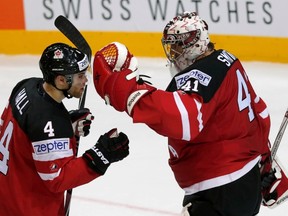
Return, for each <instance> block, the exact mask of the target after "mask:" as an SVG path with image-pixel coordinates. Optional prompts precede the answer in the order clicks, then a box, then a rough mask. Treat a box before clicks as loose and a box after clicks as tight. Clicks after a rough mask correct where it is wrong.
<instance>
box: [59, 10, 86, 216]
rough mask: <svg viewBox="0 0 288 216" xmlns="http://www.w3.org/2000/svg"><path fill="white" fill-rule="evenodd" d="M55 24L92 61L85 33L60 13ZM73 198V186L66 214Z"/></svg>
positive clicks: (66, 205) (84, 98)
mask: <svg viewBox="0 0 288 216" xmlns="http://www.w3.org/2000/svg"><path fill="white" fill-rule="evenodd" d="M54 25H55V26H56V27H57V28H58V29H59V30H60V31H61V32H62V33H63V34H64V35H65V36H66V37H67V38H68V39H69V40H70V41H71V42H72V43H73V44H74V45H75V46H76V47H77V48H78V49H79V50H81V51H82V52H84V53H85V54H86V55H87V56H88V59H89V62H91V55H92V51H91V48H90V46H89V44H88V43H87V41H86V40H85V38H84V37H83V35H82V34H81V33H80V32H79V31H78V29H77V28H76V27H75V26H74V25H73V24H72V23H71V22H70V21H69V20H68V19H67V18H66V17H64V16H62V15H60V16H58V17H57V18H56V19H55V21H54ZM86 94H87V85H86V86H85V88H84V91H83V93H82V96H81V98H80V100H79V105H78V108H79V109H81V108H84V106H85V100H86ZM79 142H80V136H79V135H77V134H76V156H77V154H78V149H79ZM71 198H72V188H71V189H69V190H67V192H66V198H65V206H64V207H65V215H66V216H68V215H69V212H70V203H71Z"/></svg>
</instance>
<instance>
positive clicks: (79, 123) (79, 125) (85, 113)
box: [69, 108, 94, 137]
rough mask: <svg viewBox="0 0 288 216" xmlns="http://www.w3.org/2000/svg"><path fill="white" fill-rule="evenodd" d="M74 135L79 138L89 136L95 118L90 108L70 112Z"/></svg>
mask: <svg viewBox="0 0 288 216" xmlns="http://www.w3.org/2000/svg"><path fill="white" fill-rule="evenodd" d="M69 115H70V119H71V122H72V127H73V130H74V133H75V134H76V135H79V136H84V137H85V136H87V135H88V134H89V133H90V126H91V123H92V120H94V116H93V115H92V113H91V112H90V110H89V109H88V108H83V109H78V110H71V111H69Z"/></svg>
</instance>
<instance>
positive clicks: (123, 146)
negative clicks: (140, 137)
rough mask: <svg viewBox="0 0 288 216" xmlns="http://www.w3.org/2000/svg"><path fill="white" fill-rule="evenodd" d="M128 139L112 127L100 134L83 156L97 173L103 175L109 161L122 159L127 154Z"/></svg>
mask: <svg viewBox="0 0 288 216" xmlns="http://www.w3.org/2000/svg"><path fill="white" fill-rule="evenodd" d="M128 144H129V140H128V137H127V136H126V134H124V133H122V132H120V133H119V134H118V133H117V129H116V128H114V129H112V130H110V131H109V132H107V133H105V134H104V135H101V136H100V138H99V139H98V141H97V143H96V145H94V146H93V147H92V148H91V149H89V150H87V151H86V152H85V153H84V154H83V157H84V158H85V159H86V161H87V162H88V165H89V166H90V167H91V168H92V169H93V170H94V171H96V172H97V173H99V174H101V175H104V173H105V172H106V170H107V168H108V167H109V166H110V164H111V163H114V162H117V161H120V160H122V159H123V158H125V157H127V156H128V155H129V145H128Z"/></svg>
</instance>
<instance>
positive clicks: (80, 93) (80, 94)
mask: <svg viewBox="0 0 288 216" xmlns="http://www.w3.org/2000/svg"><path fill="white" fill-rule="evenodd" d="M83 91H84V90H82V89H81V90H80V91H77V92H74V94H73V97H74V98H80V97H81V96H82V93H83Z"/></svg>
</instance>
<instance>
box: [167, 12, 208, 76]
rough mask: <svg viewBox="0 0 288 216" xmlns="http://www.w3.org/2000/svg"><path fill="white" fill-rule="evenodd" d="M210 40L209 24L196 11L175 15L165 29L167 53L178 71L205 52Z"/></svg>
mask: <svg viewBox="0 0 288 216" xmlns="http://www.w3.org/2000/svg"><path fill="white" fill-rule="evenodd" d="M209 42H210V39H209V34H208V25H207V24H206V22H205V21H204V20H202V19H201V18H200V17H199V16H198V15H197V13H195V12H184V13H183V14H181V15H179V16H176V17H174V18H173V19H172V20H171V21H170V22H169V23H168V24H167V25H166V26H165V28H164V31H163V38H162V45H163V48H164V51H165V54H166V56H167V58H168V60H169V61H170V63H173V64H174V65H175V66H176V68H177V70H178V71H182V70H184V69H185V68H186V67H188V66H189V65H191V64H193V63H194V62H195V60H196V58H197V57H199V56H200V55H202V54H203V53H205V52H206V51H207V49H208V44H209Z"/></svg>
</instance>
